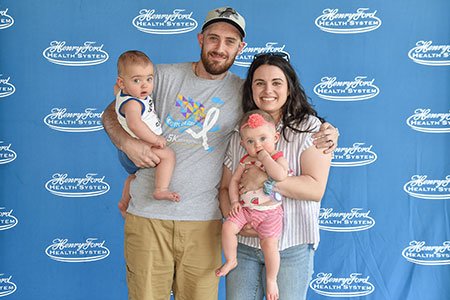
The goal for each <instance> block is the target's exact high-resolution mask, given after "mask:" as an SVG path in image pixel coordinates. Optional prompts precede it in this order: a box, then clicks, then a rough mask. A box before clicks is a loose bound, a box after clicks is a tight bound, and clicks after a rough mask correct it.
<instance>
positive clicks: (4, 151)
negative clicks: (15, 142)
mask: <svg viewBox="0 0 450 300" xmlns="http://www.w3.org/2000/svg"><path fill="white" fill-rule="evenodd" d="M16 158H17V154H16V152H14V150H13V149H12V148H11V144H10V143H9V144H8V143H5V142H4V141H0V165H3V164H8V163H10V162H12V161H13V160H15V159H16Z"/></svg>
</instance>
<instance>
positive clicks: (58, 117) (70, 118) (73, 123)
mask: <svg viewBox="0 0 450 300" xmlns="http://www.w3.org/2000/svg"><path fill="white" fill-rule="evenodd" d="M102 115H103V111H102V112H97V109H96V108H86V109H85V110H84V111H82V112H68V111H67V108H56V107H55V108H52V110H51V112H50V114H48V115H47V116H45V118H44V123H45V124H46V125H47V126H48V127H50V128H51V129H53V130H57V131H64V132H91V131H98V130H102V129H103V124H102Z"/></svg>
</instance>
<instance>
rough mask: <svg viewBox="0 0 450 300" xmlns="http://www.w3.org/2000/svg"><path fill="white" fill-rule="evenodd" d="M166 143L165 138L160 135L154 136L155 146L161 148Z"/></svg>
mask: <svg viewBox="0 0 450 300" xmlns="http://www.w3.org/2000/svg"><path fill="white" fill-rule="evenodd" d="M166 144H167V142H166V139H165V138H164V137H163V136H162V135H158V137H157V138H156V143H155V146H156V147H158V148H161V149H162V148H164V147H166Z"/></svg>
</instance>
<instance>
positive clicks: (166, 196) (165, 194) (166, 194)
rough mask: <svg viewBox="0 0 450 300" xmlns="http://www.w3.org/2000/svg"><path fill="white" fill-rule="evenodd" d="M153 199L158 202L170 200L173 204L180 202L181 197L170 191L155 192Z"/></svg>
mask: <svg viewBox="0 0 450 300" xmlns="http://www.w3.org/2000/svg"><path fill="white" fill-rule="evenodd" d="M153 198H155V199H156V200H169V201H173V202H179V201H180V195H179V194H178V193H175V192H171V191H169V190H155V191H154V192H153Z"/></svg>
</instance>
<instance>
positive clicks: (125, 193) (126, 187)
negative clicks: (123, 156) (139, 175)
mask: <svg viewBox="0 0 450 300" xmlns="http://www.w3.org/2000/svg"><path fill="white" fill-rule="evenodd" d="M134 178H136V175H134V174H130V175H128V177H127V179H125V183H124V184H123V189H122V197H121V198H120V201H119V204H118V205H117V206H118V207H119V210H120V213H121V214H122V217H123V218H124V219H125V214H126V212H127V208H128V204H129V203H130V199H131V196H130V183H131V181H132V180H133V179H134Z"/></svg>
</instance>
